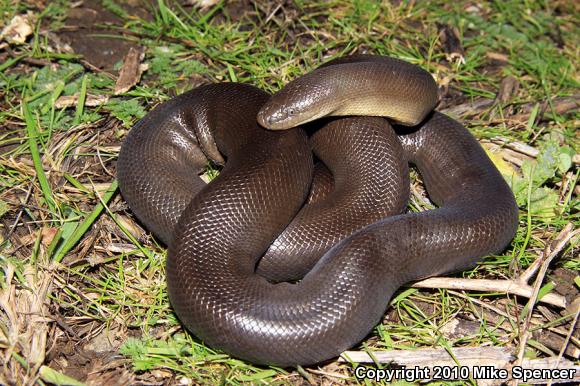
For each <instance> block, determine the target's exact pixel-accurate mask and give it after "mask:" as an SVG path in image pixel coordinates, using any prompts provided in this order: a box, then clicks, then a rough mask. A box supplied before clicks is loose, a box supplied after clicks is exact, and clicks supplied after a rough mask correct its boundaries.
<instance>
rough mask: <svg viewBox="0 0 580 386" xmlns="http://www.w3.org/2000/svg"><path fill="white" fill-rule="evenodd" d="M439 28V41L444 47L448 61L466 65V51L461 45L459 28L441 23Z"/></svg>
mask: <svg viewBox="0 0 580 386" xmlns="http://www.w3.org/2000/svg"><path fill="white" fill-rule="evenodd" d="M437 27H438V28H439V40H440V41H441V44H442V45H443V51H445V54H446V56H447V61H449V62H453V61H457V62H459V63H461V64H465V50H464V49H463V46H462V45H461V39H460V37H459V30H458V29H457V27H454V26H449V25H446V24H439V23H438V24H437Z"/></svg>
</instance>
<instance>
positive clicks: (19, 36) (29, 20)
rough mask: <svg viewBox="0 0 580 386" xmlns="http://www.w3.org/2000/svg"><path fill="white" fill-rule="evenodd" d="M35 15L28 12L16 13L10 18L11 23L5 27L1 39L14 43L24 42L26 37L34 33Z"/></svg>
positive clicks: (0, 34) (0, 35)
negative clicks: (23, 13) (24, 13)
mask: <svg viewBox="0 0 580 386" xmlns="http://www.w3.org/2000/svg"><path fill="white" fill-rule="evenodd" d="M33 24H34V15H33V14H32V13H30V12H29V13H28V14H26V15H16V16H14V17H13V18H12V20H10V23H9V24H8V25H7V26H6V27H4V29H3V30H2V33H0V39H3V40H6V41H7V42H9V43H13V44H22V43H24V42H25V41H26V38H27V37H28V36H30V35H32V32H33V31H34V28H33V27H32V26H33Z"/></svg>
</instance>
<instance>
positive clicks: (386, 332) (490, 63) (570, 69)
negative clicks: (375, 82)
mask: <svg viewBox="0 0 580 386" xmlns="http://www.w3.org/2000/svg"><path fill="white" fill-rule="evenodd" d="M94 3H96V4H97V6H99V7H101V12H104V10H105V9H106V10H108V11H109V12H111V13H112V14H114V15H117V19H115V20H116V21H115V22H114V23H105V22H103V23H101V24H100V25H97V26H94V28H95V30H96V31H84V30H83V29H81V30H79V31H78V34H80V35H83V34H86V35H87V36H88V35H90V36H94V37H98V36H101V37H104V36H107V37H109V38H110V39H112V40H114V41H116V40H122V41H128V42H132V43H133V44H139V45H141V46H143V47H144V48H145V55H146V56H145V60H144V62H145V63H146V64H148V66H149V68H148V70H147V71H146V72H145V73H144V76H143V78H142V80H141V82H140V83H139V84H137V85H136V86H135V87H133V88H132V89H131V90H130V91H128V92H126V93H125V94H123V95H120V96H114V95H112V94H113V87H114V80H113V79H114V76H113V77H111V76H110V75H109V72H111V71H112V72H114V68H117V69H118V68H119V65H120V63H111V66H110V67H111V69H108V70H106V71H97V70H95V69H94V68H92V67H91V66H90V65H88V64H87V61H90V59H89V58H85V59H86V60H83V58H81V57H80V56H79V55H76V54H74V53H70V52H66V51H62V50H60V51H59V49H58V43H57V42H56V41H55V40H54V38H53V37H52V36H51V34H50V33H49V32H55V33H59V31H63V30H65V29H66V28H65V26H66V23H67V20H68V19H70V14H69V12H70V4H69V2H67V1H54V2H50V4H49V5H48V6H47V7H46V8H45V9H44V10H39V9H37V8H36V6H35V5H34V3H33V2H30V3H27V2H9V1H0V27H3V26H5V25H7V24H8V23H9V22H10V20H11V19H12V18H13V17H14V16H15V15H20V14H25V13H26V11H31V12H32V14H33V15H35V20H34V21H33V23H32V25H33V27H34V28H33V33H32V34H31V36H29V37H28V38H27V40H26V41H25V42H24V43H23V44H9V45H7V46H5V47H4V48H3V49H0V57H1V58H2V59H1V60H0V106H1V108H0V171H1V174H0V232H1V235H2V239H0V243H1V244H0V262H1V266H2V269H3V274H2V278H3V280H0V283H1V284H2V291H3V292H2V293H0V297H1V298H2V300H1V303H0V306H1V308H2V310H3V311H2V313H1V314H0V315H1V316H0V322H1V324H0V326H1V331H2V332H1V333H0V347H1V348H2V350H3V351H4V353H3V355H2V356H1V357H2V359H0V362H1V363H2V364H3V375H1V376H0V383H3V384H24V383H30V384H32V383H38V384H45V382H46V383H50V382H52V383H58V380H57V381H55V380H54V378H51V377H53V376H55V375H54V374H52V373H51V375H50V377H49V376H47V375H45V376H43V377H42V378H39V375H42V374H46V373H47V372H49V371H48V370H47V369H48V368H46V367H45V368H39V366H40V365H41V364H44V365H47V366H49V367H50V368H51V369H53V370H57V375H56V376H58V373H61V374H67V375H68V376H71V377H73V378H75V377H76V378H77V379H81V380H83V381H89V382H96V383H107V380H110V381H116V382H118V383H119V384H121V383H161V384H176V383H184V384H187V383H188V382H189V383H194V384H218V383H219V384H239V383H274V384H288V383H292V384H294V383H304V382H336V383H349V382H359V383H365V382H363V381H356V380H355V379H354V378H353V375H352V369H353V368H354V365H353V364H339V363H338V362H331V363H329V364H327V365H325V366H323V367H321V368H318V367H316V366H315V367H312V368H304V369H303V368H298V369H279V368H275V367H256V366H253V365H251V364H250V363H246V362H243V361H240V360H237V359H234V358H231V357H229V356H227V355H225V354H223V353H220V352H216V351H214V350H212V349H211V348H209V347H206V346H204V345H203V344H202V343H200V342H199V341H198V340H196V339H195V337H192V336H191V335H189V334H187V333H186V332H184V331H183V330H182V329H181V326H180V324H179V322H178V321H177V319H176V317H175V315H174V314H173V313H172V310H171V308H170V306H169V303H168V299H167V294H166V291H165V281H164V272H163V270H164V259H165V249H164V247H163V246H161V245H159V244H157V243H156V241H155V240H154V239H153V238H152V237H151V236H150V235H149V234H148V233H146V232H144V231H143V230H142V228H141V227H140V226H139V225H138V224H137V223H136V222H135V219H134V218H133V217H132V215H131V212H130V211H129V210H127V208H126V206H125V204H124V201H123V200H122V198H121V197H120V195H119V194H118V189H117V185H116V180H115V160H116V157H117V154H118V150H119V145H120V143H121V141H122V140H123V138H124V136H125V134H126V133H127V131H128V130H130V127H131V126H132V124H133V123H134V122H136V120H137V119H139V118H140V117H142V116H143V115H144V114H145V113H146V111H148V110H149V109H150V107H152V106H154V105H155V104H157V103H159V102H162V101H165V100H167V99H169V98H171V97H172V96H174V95H177V94H180V93H182V92H184V91H186V90H188V89H190V88H192V87H194V86H196V85H198V84H200V83H203V82H220V81H240V82H249V83H252V84H255V85H257V86H259V87H262V88H264V89H266V90H268V91H275V90H277V89H279V88H280V87H281V86H282V85H284V84H285V83H286V82H288V81H289V80H291V79H293V78H295V77H297V76H299V75H301V74H303V73H305V72H307V71H309V70H311V69H313V68H314V67H316V66H317V65H318V64H319V63H320V62H321V61H323V60H326V58H329V57H335V56H340V55H345V54H349V53H352V52H371V53H376V54H387V55H391V56H395V57H399V58H402V59H405V60H408V61H410V62H412V63H416V64H418V65H420V66H422V67H424V68H426V69H428V70H429V71H430V72H431V73H432V74H433V75H434V77H435V78H436V80H437V81H438V83H439V84H440V85H441V86H442V88H443V89H444V90H445V91H446V92H445V96H444V99H443V101H442V104H441V106H440V107H441V108H445V107H452V106H456V105H459V104H462V103H466V102H469V101H477V100H479V99H481V98H492V99H493V98H495V96H496V94H497V92H498V89H499V87H500V84H501V82H502V79H504V78H505V77H507V76H514V77H515V78H516V79H517V80H518V83H519V89H518V91H517V92H516V93H515V94H513V95H512V96H511V98H510V100H509V102H508V103H504V104H502V103H496V104H494V105H493V106H492V107H491V108H486V109H483V110H480V111H476V113H474V114H470V115H469V117H458V118H460V119H461V120H462V121H463V122H464V123H465V124H466V125H467V126H468V127H469V128H470V129H471V130H472V132H473V133H474V134H475V135H476V136H477V137H478V138H480V139H482V140H483V139H490V138H493V137H495V136H498V135H499V136H503V137H506V138H508V139H509V141H510V142H514V141H518V142H522V143H525V144H528V145H531V146H533V147H534V148H536V149H538V150H539V151H540V153H539V156H537V157H536V158H535V159H525V160H524V162H523V164H521V165H517V166H514V165H512V164H508V165H507V166H505V165H504V167H502V171H503V172H505V173H506V175H508V176H509V177H507V178H509V180H510V182H511V184H512V187H513V189H514V192H515V193H516V197H517V199H518V204H519V205H520V209H521V217H520V227H519V230H518V233H517V235H516V238H515V239H514V241H513V242H512V243H511V245H510V246H509V247H508V248H507V249H506V250H505V251H504V252H503V254H502V255H499V256H488V257H486V258H485V259H483V261H482V263H481V264H480V265H478V266H477V267H476V268H475V269H473V270H471V271H467V272H464V273H463V274H462V275H463V276H464V277H468V278H505V277H516V276H517V274H518V273H519V272H521V270H522V269H523V268H525V267H527V266H528V265H529V264H530V263H531V262H533V261H534V260H535V259H536V258H537V257H538V255H539V253H540V251H541V250H542V249H543V248H544V247H545V246H546V245H547V244H548V243H549V242H550V240H551V239H552V238H553V237H554V236H555V235H556V234H557V233H558V232H559V231H560V230H561V229H562V228H563V227H564V226H565V225H566V224H567V223H570V222H573V223H576V224H578V217H579V216H578V211H579V209H580V201H579V200H578V195H577V193H573V192H574V187H575V186H576V184H577V181H578V176H579V171H578V165H577V164H575V163H574V162H573V161H572V160H573V156H574V154H577V153H578V151H579V146H578V145H579V144H578V111H577V110H576V111H567V112H565V113H563V114H561V113H559V112H558V110H557V106H555V104H554V103H555V102H554V101H557V100H558V99H556V98H558V97H567V96H571V95H574V94H577V92H578V86H579V73H578V68H577V65H576V64H577V63H578V62H579V59H580V57H579V56H580V51H579V50H578V46H579V45H580V44H579V39H578V36H580V28H579V27H578V24H577V22H576V21H577V20H578V18H579V17H580V12H579V10H578V8H577V7H576V6H575V5H574V4H573V2H565V1H561V2H547V1H532V0H529V1H523V2H522V1H487V2H481V3H479V4H477V5H474V4H473V3H471V2H470V3H467V2H452V3H448V2H444V1H426V2H416V3H415V2H401V3H400V4H398V5H397V4H391V5H390V4H387V3H385V4H381V3H379V2H373V1H363V0H359V1H353V2H350V1H344V0H335V1H313V2H311V1H308V2H307V1H296V2H294V3H293V4H292V5H286V3H285V5H283V6H277V5H275V4H273V3H270V2H265V1H256V2H252V3H244V4H245V5H242V6H239V7H238V8H236V6H232V5H228V4H227V3H225V2H218V3H217V4H216V5H214V6H212V7H210V8H209V9H206V10H198V9H192V8H184V7H182V6H180V5H178V4H177V3H176V2H175V3H174V2H170V1H164V0H158V1H157V2H154V3H155V4H154V5H153V6H151V7H148V8H147V12H146V14H147V15H149V16H143V15H142V14H140V13H139V12H137V11H136V10H135V9H133V8H131V7H127V6H124V5H122V3H121V2H116V1H113V0H106V1H102V2H98V1H96V2H94ZM394 3H396V2H394ZM91 4H92V3H91ZM67 15H68V16H67ZM139 15H141V16H139ZM442 25H448V26H453V27H455V28H456V29H457V33H458V36H459V38H460V41H461V43H462V46H463V49H464V62H460V61H457V60H448V58H447V54H448V53H446V52H445V51H444V48H443V44H442V42H441V35H440V31H441V26H442ZM1 43H2V42H0V44H1ZM111 44H114V43H111ZM498 58H499V59H498ZM71 95H79V99H78V102H77V103H76V104H75V105H73V106H71V107H68V108H66V107H64V108H57V107H55V101H56V100H57V99H58V98H59V97H61V96H71ZM89 95H107V96H109V97H110V98H109V101H108V102H107V104H105V105H103V106H99V107H89V106H88V105H85V104H84V103H83V102H84V101H86V100H87V98H88V97H89ZM545 102H548V103H545ZM526 106H528V107H529V106H531V112H530V113H528V114H527V115H526V116H525V117H523V118H522V117H519V118H514V117H517V116H518V114H519V113H520V112H521V111H522V110H521V109H522V108H524V107H526ZM544 110H545V111H544ZM499 158H501V157H500V156H496V157H495V158H494V160H495V161H497V163H498V166H500V167H501V161H499V160H498V159H499ZM415 180H416V181H417V179H415ZM417 186H419V185H417ZM412 207H413V208H414V209H419V210H420V209H422V208H425V204H424V203H423V202H422V201H421V200H417V199H415V200H413V203H412ZM577 243H578V240H577V239H576V240H573V241H572V242H571V243H570V244H569V245H568V246H567V247H566V248H565V249H564V251H563V253H562V254H561V256H560V257H559V258H558V260H557V262H556V263H555V265H554V266H553V269H555V268H560V269H564V270H565V272H568V273H569V274H570V275H571V277H572V279H571V280H570V281H569V283H568V284H569V285H571V286H572V291H574V290H575V291H577V289H578V284H579V282H580V279H579V278H578V274H577V272H578V270H579V268H580V261H579V260H578V258H577V251H578V250H577ZM31 273H33V276H34V277H35V278H34V280H33V279H32V277H31V276H30V275H31ZM43 278H44V279H43ZM43 280H44V281H43ZM574 281H575V284H574V283H572V282H574ZM42 283H44V284H46V285H47V288H48V290H47V291H46V292H45V293H43V292H39V288H40V285H39V284H42ZM555 286H556V289H557V288H559V287H560V286H561V284H560V283H556V284H555ZM574 287H575V288H574ZM549 289H550V287H548V288H547V289H546V290H549ZM10 291H17V293H19V294H36V295H37V296H42V295H44V296H43V297H42V298H43V299H45V302H44V303H42V304H40V305H36V307H37V308H35V309H34V310H35V312H37V313H39V314H42V315H45V316H48V318H47V319H46V321H45V323H44V326H45V327H46V328H47V331H46V332H45V337H46V339H47V341H46V342H45V344H44V345H42V344H40V345H38V344H37V341H36V340H34V339H33V337H34V336H35V335H34V333H35V332H38V331H40V330H39V327H38V326H37V325H36V324H33V323H32V322H31V319H30V318H29V317H27V316H24V314H22V310H23V308H22V307H29V308H27V309H29V311H30V309H31V308H30V307H32V306H31V305H30V304H29V303H27V302H26V301H25V300H23V298H18V299H17V298H14V297H10V296H9V294H10ZM576 294H577V292H576ZM482 304H483V305H482ZM524 304H525V300H522V299H515V298H514V297H511V296H506V295H504V294H488V293H485V294H479V293H475V292H466V293H457V292H454V291H447V290H417V289H408V288H407V289H405V288H403V289H401V290H400V291H399V292H398V294H397V295H396V296H395V298H394V299H393V300H391V306H390V308H389V311H388V313H387V316H386V317H385V320H384V321H383V323H382V324H380V325H379V326H377V327H376V328H375V330H374V331H373V332H372V334H371V335H370V336H369V337H368V338H367V339H366V340H365V341H364V342H363V343H362V345H361V346H360V347H359V348H369V349H373V348H378V349H404V350H409V349H414V348H419V347H448V346H449V347H453V346H479V345H484V344H492V345H496V346H503V345H508V344H512V345H517V343H518V329H519V328H520V323H521V320H522V319H523V316H522V313H523V306H524ZM494 309H495V310H500V311H501V313H498V312H497V311H494ZM18 310H19V312H20V313H19V312H17V311H18ZM12 311H13V313H11V312H12ZM533 312H534V313H535V314H534V316H535V319H534V320H536V321H537V323H536V324H534V325H533V329H534V330H537V331H541V330H544V329H547V328H548V327H550V328H555V329H557V330H559V331H567V330H568V329H569V328H570V322H571V318H570V317H564V316H561V315H558V310H547V311H546V310H544V311H543V312H539V311H537V310H534V311H533ZM10 315H19V316H18V317H17V316H14V317H13V318H10V317H9V316H10ZM457 318H461V320H465V321H470V322H472V324H473V323H475V327H474V328H473V329H472V330H470V331H471V333H469V334H466V335H463V336H461V337H453V336H451V335H449V334H447V333H445V332H444V331H445V326H446V325H447V324H448V322H450V321H451V320H454V319H457ZM71 346H74V347H76V351H75V350H73V351H70V350H69V348H70V347H71ZM95 347H98V349H95ZM67 350H69V351H67ZM95 352H97V353H101V354H102V355H105V354H109V355H113V356H114V359H113V360H111V359H110V358H109V359H108V361H107V360H103V359H102V358H101V357H99V356H98V355H95V354H94V353H95ZM75 353H76V354H75ZM555 354H557V350H555V349H554V348H550V347H547V346H546V344H545V343H544V342H541V341H539V340H536V339H535V338H533V339H531V340H530V341H529V342H528V347H527V348H526V355H527V356H529V357H536V356H545V355H555ZM82 355H89V356H91V358H92V360H91V362H89V363H86V362H85V363H83V362H82V361H81V360H80V359H79V358H80V357H82ZM119 355H120V356H119ZM33 358H41V360H40V362H38V361H34V360H33ZM99 361H100V362H99ZM115 361H116V362H115ZM111 363H112V364H113V365H111ZM91 377H92V378H91ZM64 383H66V382H64ZM440 383H441V382H433V384H440Z"/></svg>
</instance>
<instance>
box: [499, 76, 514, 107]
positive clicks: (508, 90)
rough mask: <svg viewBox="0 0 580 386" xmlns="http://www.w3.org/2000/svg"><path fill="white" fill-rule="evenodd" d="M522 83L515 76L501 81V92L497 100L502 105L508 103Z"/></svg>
mask: <svg viewBox="0 0 580 386" xmlns="http://www.w3.org/2000/svg"><path fill="white" fill-rule="evenodd" d="M519 88H520V83H519V82H518V80H517V78H516V77H515V76H512V75H510V76H506V77H505V78H503V79H502V80H501V83H500V85H499V90H498V92H497V96H496V100H498V101H500V102H501V103H504V104H505V103H508V102H509V101H510V100H511V99H512V98H513V96H514V95H515V94H516V93H517V92H518V89H519Z"/></svg>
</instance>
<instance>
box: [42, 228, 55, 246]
mask: <svg viewBox="0 0 580 386" xmlns="http://www.w3.org/2000/svg"><path fill="white" fill-rule="evenodd" d="M57 233H58V228H48V227H44V228H42V229H41V230H40V234H41V235H42V239H41V242H42V245H44V246H45V247H48V246H49V245H50V243H52V240H54V236H56V234H57Z"/></svg>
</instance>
